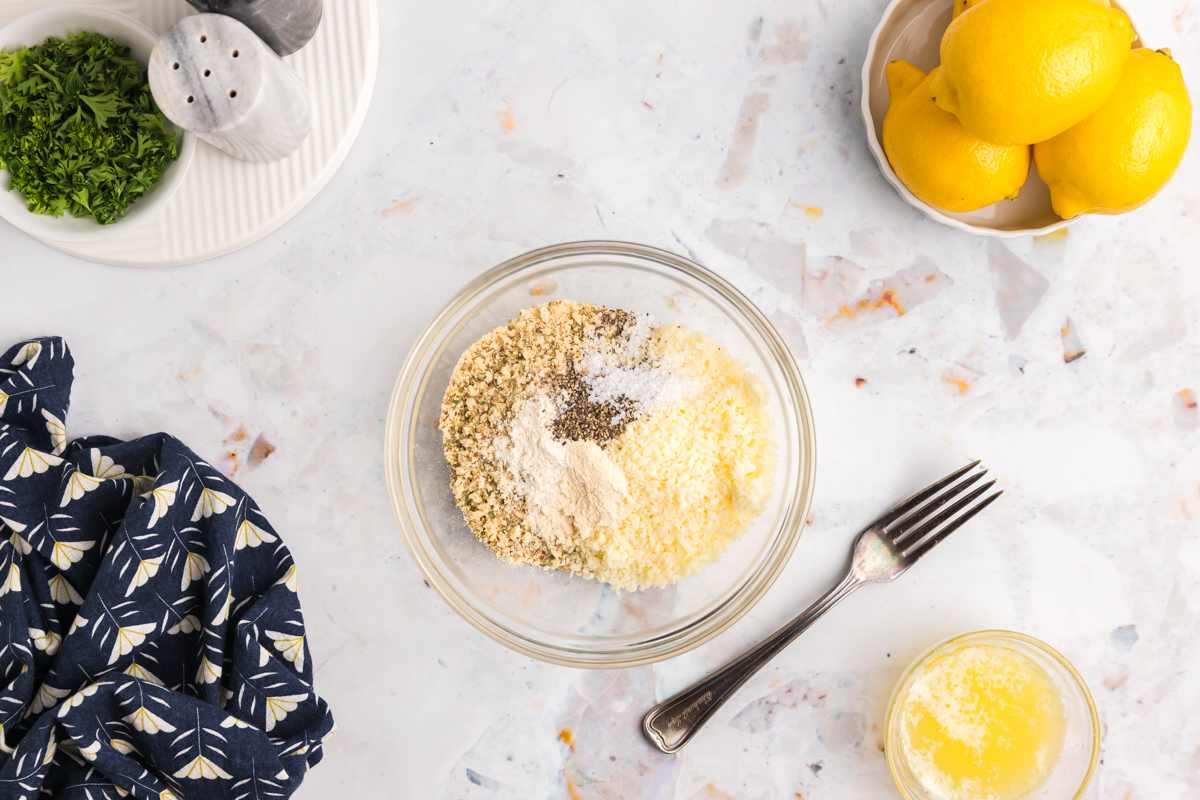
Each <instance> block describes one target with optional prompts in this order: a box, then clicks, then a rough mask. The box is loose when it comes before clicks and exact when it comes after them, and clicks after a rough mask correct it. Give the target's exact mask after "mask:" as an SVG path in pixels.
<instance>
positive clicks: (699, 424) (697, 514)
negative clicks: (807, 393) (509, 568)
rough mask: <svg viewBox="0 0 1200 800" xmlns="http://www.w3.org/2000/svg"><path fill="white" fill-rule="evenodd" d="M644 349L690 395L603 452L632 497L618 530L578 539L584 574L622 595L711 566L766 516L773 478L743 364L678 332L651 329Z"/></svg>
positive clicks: (765, 432)
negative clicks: (620, 473)
mask: <svg viewBox="0 0 1200 800" xmlns="http://www.w3.org/2000/svg"><path fill="white" fill-rule="evenodd" d="M647 347H648V352H649V354H650V355H651V356H653V357H655V358H656V359H660V360H661V361H662V362H664V363H669V364H670V367H671V373H673V374H674V376H676V377H677V378H679V379H680V380H682V381H686V385H687V387H688V389H689V391H687V392H686V394H682V393H681V394H682V396H679V397H673V398H670V402H663V403H660V404H656V406H655V407H654V408H653V409H652V410H650V412H649V413H648V414H645V415H643V416H640V417H639V418H638V419H637V420H635V421H634V422H632V423H631V424H630V425H629V426H628V427H627V428H626V429H625V431H624V433H623V434H622V435H621V436H620V437H618V438H617V439H614V440H613V441H611V442H609V444H608V447H607V450H606V452H607V454H608V456H609V458H611V459H612V461H613V463H615V464H616V465H617V466H618V467H620V468H621V470H622V471H623V472H624V473H625V476H626V479H627V480H628V485H629V492H630V498H631V499H630V501H629V503H628V505H627V507H626V511H625V514H624V515H623V518H622V520H621V522H620V523H618V524H617V525H615V526H612V527H603V526H601V527H597V528H595V529H594V530H592V531H591V532H590V534H589V535H588V536H587V537H585V538H584V540H583V543H582V544H583V549H584V551H585V552H586V553H587V558H586V562H587V563H586V567H584V568H583V569H582V570H580V571H581V572H584V573H585V574H586V573H591V574H590V575H589V577H595V578H598V579H599V580H602V581H605V582H607V583H610V584H612V585H613V586H615V587H617V588H621V589H640V588H646V587H649V586H662V585H665V584H668V583H673V582H675V581H678V580H680V579H682V578H686V577H688V576H690V575H694V574H695V573H696V572H698V571H699V570H700V569H702V568H703V567H704V566H705V565H706V564H708V563H710V562H712V561H714V560H716V559H717V558H718V557H720V555H721V554H722V553H724V552H725V551H726V550H727V549H728V548H729V546H730V545H731V544H732V543H733V542H735V541H736V540H737V539H739V538H740V537H741V536H742V535H743V534H744V533H745V532H746V531H747V530H749V528H750V526H751V524H752V523H753V522H754V519H755V518H756V517H757V516H758V515H759V514H761V513H762V512H763V511H764V509H765V508H766V506H767V502H768V501H769V499H770V496H771V488H772V485H773V482H774V475H775V461H776V451H775V441H774V431H773V427H772V423H771V418H770V415H769V413H768V412H767V389H766V387H765V386H764V385H763V384H762V382H761V381H760V380H759V379H758V378H757V377H755V376H754V375H753V373H751V372H750V370H749V369H748V368H747V367H746V365H745V364H743V363H742V362H740V361H738V360H737V359H735V358H733V357H732V356H731V355H730V354H729V353H728V351H726V350H725V349H724V348H722V347H720V346H719V345H718V344H717V343H716V342H715V341H714V340H713V339H712V338H711V337H709V336H707V335H705V334H703V333H700V332H698V331H693V330H689V329H687V328H683V327H682V326H680V325H663V326H660V327H657V328H656V329H655V330H654V332H653V336H652V337H651V340H650V342H649V344H648V345H647ZM660 399H661V398H660ZM581 566H582V565H581Z"/></svg>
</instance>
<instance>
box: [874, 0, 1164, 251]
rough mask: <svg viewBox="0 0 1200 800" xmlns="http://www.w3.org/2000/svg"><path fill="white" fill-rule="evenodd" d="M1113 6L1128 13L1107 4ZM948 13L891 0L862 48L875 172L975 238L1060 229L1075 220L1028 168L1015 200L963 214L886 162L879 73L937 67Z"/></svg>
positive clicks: (942, 0)
mask: <svg viewBox="0 0 1200 800" xmlns="http://www.w3.org/2000/svg"><path fill="white" fill-rule="evenodd" d="M1112 6H1113V8H1116V9H1119V10H1120V11H1123V12H1125V14H1126V15H1127V16H1129V12H1128V9H1126V8H1124V7H1122V6H1120V5H1119V4H1118V3H1116V2H1112ZM953 15H954V2H953V0H892V2H891V3H890V4H889V5H888V7H887V9H886V10H885V11H884V12H883V17H882V19H881V20H880V21H879V25H878V26H877V27H876V28H875V32H874V33H873V34H872V35H871V41H870V44H869V45H868V46H867V57H866V61H865V62H864V63H863V70H862V87H863V91H862V114H863V121H864V123H865V124H866V130H867V146H868V147H869V148H870V149H871V154H872V155H874V156H875V160H876V162H878V164H879V170H880V172H882V173H883V177H884V178H885V179H886V180H887V182H888V183H890V184H891V185H892V187H893V188H895V190H896V192H897V193H898V194H899V195H900V196H901V197H902V198H904V201H905V202H906V203H908V204H909V205H911V206H912V207H914V208H916V209H917V210H919V211H920V212H921V213H923V214H924V215H925V216H927V217H929V218H930V219H931V220H933V221H934V222H940V223H941V224H943V225H948V226H950V227H952V228H957V229H958V230H961V231H965V232H966V233H971V234H975V235H977V236H996V237H1000V238H1005V239H1012V238H1017V237H1020V236H1044V235H1046V234H1049V233H1053V232H1055V231H1057V230H1060V229H1062V228H1065V227H1066V226H1068V225H1070V224H1072V223H1074V222H1075V221H1077V220H1079V219H1080V216H1075V217H1072V218H1070V219H1063V218H1062V217H1060V216H1059V215H1058V214H1056V213H1054V208H1053V207H1052V206H1051V204H1050V190H1049V188H1047V186H1046V183H1045V182H1044V181H1043V180H1042V179H1041V177H1040V176H1039V175H1038V172H1037V168H1036V167H1035V166H1033V165H1032V164H1031V165H1030V169H1029V178H1028V180H1027V181H1026V182H1025V185H1024V186H1022V187H1021V194H1020V196H1019V197H1018V198H1017V199H1015V200H1002V201H1000V202H998V203H993V204H992V205H989V206H984V207H983V208H980V209H977V210H975V211H966V212H958V213H955V212H950V211H944V210H942V209H939V208H935V207H933V206H931V205H929V204H928V203H926V202H924V201H922V200H921V199H919V198H918V197H917V196H916V195H914V194H913V193H912V192H911V191H910V190H909V189H908V187H907V186H905V185H904V184H903V183H902V182H901V180H900V178H899V177H897V176H896V172H895V170H893V169H892V166H891V164H890V163H889V162H888V157H887V155H886V154H885V153H884V151H883V145H882V140H883V119H884V116H885V115H886V114H887V110H888V101H889V93H888V86H887V79H886V77H885V71H886V69H887V65H888V64H889V63H891V62H892V61H896V60H898V59H904V60H905V61H908V62H910V63H912V64H913V65H914V66H916V67H918V68H920V69H921V70H924V71H925V72H928V71H930V70H932V69H933V68H934V67H936V66H938V62H939V48H940V45H941V41H942V34H944V33H945V32H946V28H947V27H949V25H950V21H951V20H952V19H953ZM1130 23H1131V24H1132V26H1133V30H1134V34H1135V39H1134V41H1133V43H1132V47H1133V48H1138V47H1142V46H1143V45H1142V41H1141V34H1140V33H1139V28H1138V25H1137V22H1136V21H1135V20H1134V19H1133V17H1132V16H1130Z"/></svg>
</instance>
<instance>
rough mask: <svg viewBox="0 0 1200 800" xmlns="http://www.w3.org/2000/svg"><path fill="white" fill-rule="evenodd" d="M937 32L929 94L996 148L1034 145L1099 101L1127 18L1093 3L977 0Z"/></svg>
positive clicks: (1109, 85)
mask: <svg viewBox="0 0 1200 800" xmlns="http://www.w3.org/2000/svg"><path fill="white" fill-rule="evenodd" d="M970 12H971V13H969V14H960V15H959V16H958V18H957V19H955V20H954V21H953V22H951V23H950V26H949V27H948V28H946V33H945V35H944V36H943V37H942V45H941V56H942V69H941V72H939V73H938V76H937V78H936V79H934V81H933V86H932V87H931V92H932V96H933V98H934V100H935V102H936V103H937V104H938V106H940V107H941V108H943V109H945V110H946V111H949V112H951V113H953V114H956V115H958V118H959V120H961V121H962V124H963V127H965V128H966V129H967V130H968V131H970V132H971V133H973V134H975V135H976V136H978V137H979V138H980V139H983V140H984V141H985V142H995V143H996V144H1033V143H1034V142H1042V141H1045V140H1046V139H1049V138H1051V137H1053V136H1057V135H1058V134H1060V133H1062V132H1063V131H1065V130H1066V129H1067V128H1069V127H1071V126H1072V125H1075V124H1076V123H1078V122H1081V121H1082V120H1084V119H1085V118H1086V117H1088V116H1089V115H1091V114H1092V112H1094V111H1095V110H1096V109H1098V108H1099V107H1100V106H1102V105H1103V104H1104V101H1105V100H1107V99H1108V96H1109V95H1110V94H1112V92H1113V89H1115V88H1116V86H1117V81H1118V80H1120V78H1121V67H1122V66H1124V64H1125V61H1126V59H1128V58H1129V45H1130V42H1131V41H1132V38H1133V29H1132V28H1131V27H1130V24H1129V17H1127V16H1125V15H1124V14H1123V13H1121V12H1120V11H1117V10H1116V9H1113V8H1109V7H1105V6H1102V5H1100V4H1099V3H1095V2H1092V0H983V2H980V3H977V4H976V5H975V6H974V7H972V8H971V9H970Z"/></svg>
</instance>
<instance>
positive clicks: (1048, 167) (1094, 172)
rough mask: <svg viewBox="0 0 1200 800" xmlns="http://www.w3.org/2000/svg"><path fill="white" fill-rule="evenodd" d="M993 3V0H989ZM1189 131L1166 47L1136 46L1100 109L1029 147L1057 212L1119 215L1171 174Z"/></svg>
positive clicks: (1183, 92)
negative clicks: (1162, 48) (1151, 48)
mask: <svg viewBox="0 0 1200 800" xmlns="http://www.w3.org/2000/svg"><path fill="white" fill-rule="evenodd" d="M988 2H992V0H988ZM1191 131H1192V101H1191V99H1190V98H1189V97H1188V90H1187V87H1186V86H1185V85H1184V83H1183V73H1182V72H1181V71H1180V69H1179V65H1178V64H1176V63H1175V62H1174V61H1173V60H1171V51H1170V50H1165V49H1164V50H1159V51H1157V52H1155V51H1154V50H1150V49H1147V48H1142V49H1139V50H1134V51H1133V53H1131V54H1130V56H1129V60H1128V61H1127V62H1126V63H1125V69H1124V70H1122V72H1121V81H1120V82H1119V83H1118V84H1117V88H1116V91H1114V92H1113V94H1112V97H1110V98H1108V102H1107V103H1105V104H1104V105H1102V106H1101V107H1100V110H1099V111H1097V112H1096V113H1095V114H1092V115H1091V116H1090V117H1088V118H1087V119H1085V120H1084V121H1083V122H1081V123H1079V124H1078V125H1076V126H1075V127H1073V128H1070V129H1069V130H1067V131H1066V132H1064V133H1061V134H1059V135H1058V136H1055V137H1054V138H1053V139H1051V140H1050V141H1048V142H1042V143H1040V144H1036V145H1034V147H1033V157H1034V159H1035V161H1036V162H1037V168H1038V172H1039V173H1040V174H1041V176H1042V179H1043V180H1045V181H1046V184H1047V185H1048V186H1049V187H1050V202H1051V204H1052V205H1053V206H1054V211H1055V213H1057V214H1058V215H1059V216H1060V217H1064V218H1066V217H1073V216H1075V215H1076V214H1123V213H1125V212H1126V211H1132V210H1133V209H1135V208H1137V207H1138V206H1141V205H1143V204H1144V203H1146V202H1147V201H1148V200H1150V198H1152V197H1154V195H1156V194H1158V192H1159V190H1160V189H1162V188H1163V187H1164V186H1166V185H1167V181H1169V180H1170V179H1171V176H1172V175H1174V174H1175V170H1176V168H1177V167H1178V166H1179V162H1180V161H1182V160H1183V152H1184V150H1186V149H1187V144H1188V138H1189V137H1190V136H1191Z"/></svg>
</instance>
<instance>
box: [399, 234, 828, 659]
mask: <svg viewBox="0 0 1200 800" xmlns="http://www.w3.org/2000/svg"><path fill="white" fill-rule="evenodd" d="M584 256H616V257H625V258H637V259H643V260H648V261H652V262H655V264H656V266H658V267H662V268H666V269H667V271H668V274H669V273H670V272H672V271H673V272H676V273H682V274H683V275H684V276H685V277H686V278H688V279H689V280H690V281H692V282H695V283H699V284H700V285H701V286H702V287H703V288H705V289H707V290H709V291H712V292H713V293H715V294H716V295H717V296H718V297H720V299H721V300H723V301H725V302H727V303H729V304H730V305H731V306H733V308H734V310H735V312H736V313H737V315H739V316H740V320H739V321H740V322H741V323H742V324H744V325H747V326H748V327H749V328H751V329H752V330H753V331H754V332H755V333H756V334H757V335H758V336H759V337H761V339H762V345H763V350H764V353H763V355H764V357H765V358H767V359H768V360H769V361H771V362H774V366H775V367H776V368H777V369H778V371H779V373H780V376H781V379H782V382H783V383H784V384H785V385H786V387H787V389H788V392H789V395H790V398H789V399H787V400H786V401H783V402H782V405H783V408H784V412H785V413H787V414H789V416H791V417H793V418H794V423H795V426H796V432H797V434H798V435H799V438H800V441H801V443H800V445H799V446H800V447H801V452H802V454H803V457H802V458H801V459H800V463H799V466H798V480H797V481H796V484H795V486H794V487H785V489H784V491H785V493H786V496H785V498H786V499H785V502H786V506H785V513H784V515H783V517H782V519H781V521H780V523H779V524H778V525H777V526H776V528H775V531H774V533H773V534H772V541H775V542H781V545H777V547H776V552H775V555H774V556H773V557H772V558H771V560H769V561H767V562H765V563H764V564H763V565H762V567H761V568H760V570H759V571H758V572H756V573H754V574H753V575H752V576H751V577H750V578H749V579H748V580H746V581H744V582H743V583H742V584H741V585H740V586H739V587H738V588H737V590H736V591H735V593H734V594H733V595H732V596H731V597H729V598H728V599H727V600H726V601H725V602H724V603H722V604H721V605H719V606H717V607H716V608H715V609H712V610H711V611H710V612H709V613H707V614H705V615H704V616H703V617H701V618H700V619H698V620H696V621H695V622H694V623H692V625H690V626H689V628H684V629H681V631H682V632H686V635H685V636H684V637H683V638H682V639H680V640H678V641H674V640H672V641H671V642H670V643H669V644H667V645H666V646H664V645H663V644H662V641H663V640H664V639H669V640H670V639H672V637H676V636H678V635H679V634H680V633H681V631H680V630H677V631H672V632H671V633H669V634H664V635H659V636H656V637H654V638H653V639H648V640H645V641H642V642H638V643H635V644H633V645H629V646H622V647H621V648H620V649H619V650H616V649H614V650H612V651H581V650H576V649H572V648H567V647H561V646H558V645H554V644H549V643H546V642H541V641H536V640H534V639H532V638H530V637H527V636H524V635H520V634H517V633H516V632H514V631H511V630H509V629H508V628H505V627H504V626H503V625H501V624H499V623H497V622H496V621H494V620H493V619H491V618H489V617H487V616H486V615H484V614H481V613H480V612H479V611H477V610H476V609H475V608H474V604H473V603H472V602H471V600H470V599H469V598H467V597H465V596H460V595H459V593H458V592H457V591H456V590H455V589H454V588H453V587H452V586H449V585H447V582H446V581H444V580H443V579H442V576H441V574H440V572H439V570H438V568H437V565H436V563H435V559H434V558H433V556H432V555H430V554H428V553H427V552H426V551H425V547H424V545H423V544H422V542H421V541H420V539H419V534H418V532H417V530H416V528H417V527H418V523H417V522H416V521H415V520H416V517H417V513H416V509H415V508H413V507H411V506H412V503H413V501H414V500H415V497H410V487H409V486H408V485H407V484H409V483H410V481H408V480H407V472H406V468H405V466H404V462H407V459H408V452H407V447H405V448H403V451H402V448H401V447H400V445H401V444H404V443H405V442H407V441H408V440H409V438H408V433H409V430H410V428H411V424H412V418H413V416H414V414H413V412H414V404H413V400H414V398H415V390H416V388H417V387H418V386H419V384H420V383H421V381H422V380H423V378H424V375H425V372H426V371H427V369H428V367H429V363H427V357H428V356H429V354H430V352H431V350H432V349H434V348H435V347H436V346H437V343H438V342H439V340H440V338H441V337H442V336H443V335H444V334H445V332H446V329H447V324H448V323H452V322H453V321H454V320H456V319H457V318H458V315H459V314H460V313H462V312H463V311H464V310H465V309H467V308H469V307H470V306H471V304H472V303H474V302H477V301H478V300H479V299H481V298H482V297H483V296H484V295H485V294H486V293H487V291H488V290H489V289H490V288H491V287H494V286H495V285H497V284H499V283H501V282H502V281H504V280H505V279H507V278H509V277H511V276H513V275H515V274H517V273H518V272H520V271H522V270H524V269H527V268H529V267H532V266H536V265H538V264H542V263H545V262H548V261H552V260H556V259H562V258H569V257H584ZM383 439H384V441H383V445H384V478H385V481H386V483H387V488H388V495H389V499H390V501H391V506H392V513H393V516H394V517H395V520H396V526H397V528H399V531H400V535H401V538H402V539H403V540H404V544H405V547H406V548H407V549H408V552H409V555H410V556H411V557H412V559H413V561H414V562H416V564H417V567H418V568H419V569H420V570H421V573H422V574H423V576H424V578H425V579H426V581H427V582H428V584H429V586H430V587H431V588H433V589H434V591H436V592H437V593H438V595H439V596H440V597H441V598H442V600H443V601H444V602H445V603H446V604H447V605H448V606H450V608H451V609H453V610H454V612H455V613H457V614H458V615H459V616H460V617H462V618H463V619H464V620H466V621H467V622H468V623H470V624H471V625H472V626H473V627H474V628H475V629H476V630H478V631H480V632H481V633H483V634H485V635H487V636H488V637H489V638H491V639H493V640H495V641H497V642H499V643H500V644H502V645H504V646H505V647H508V648H509V649H511V650H514V651H516V652H518V653H521V654H523V655H527V656H531V657H533V658H537V659H540V660H542V661H546V662H549V663H552V664H558V665H561V666H569V667H584V668H606V669H607V668H617V667H632V666H639V665H642V664H650V663H654V662H657V661H662V660H664V659H667V658H672V657H674V656H677V655H680V654H682V653H685V652H687V651H689V650H691V649H693V648H695V647H699V646H700V645H702V644H704V643H705V642H708V641H710V640H711V639H713V638H714V637H716V636H717V635H719V634H720V633H722V632H724V631H725V630H727V629H728V628H729V627H730V626H732V625H733V624H734V623H735V622H737V621H738V620H740V619H741V618H742V617H743V616H744V615H745V614H746V613H747V612H748V611H750V609H751V608H753V607H754V605H755V604H757V602H758V601H759V600H760V599H761V598H762V597H763V595H765V594H766V592H767V591H768V590H769V589H770V588H771V586H773V585H774V583H775V581H776V580H777V579H778V577H779V575H780V574H781V573H782V571H783V568H784V567H785V566H786V565H787V563H788V561H789V560H790V559H791V555H792V553H793V552H794V551H795V548H796V544H797V543H798V542H799V540H800V535H801V533H802V532H803V530H804V525H805V521H806V520H807V519H808V513H809V510H810V508H811V505H812V498H813V490H814V488H815V484H816V464H817V450H816V426H815V423H814V422H813V415H812V405H811V403H810V401H809V397H808V391H807V389H806V387H805V384H804V380H803V378H802V376H801V374H800V369H799V367H798V366H797V365H796V362H795V359H794V358H793V357H792V354H791V351H790V350H789V349H788V347H787V345H786V344H785V343H784V341H783V339H782V338H781V337H780V335H779V333H778V331H776V330H775V327H774V326H773V325H772V324H771V323H770V321H769V320H768V319H767V318H766V316H765V315H763V313H762V312H761V311H760V310H759V309H758V308H757V307H756V306H755V305H754V304H753V303H752V302H751V301H750V300H749V299H748V298H747V297H745V296H744V295H743V294H742V293H741V292H740V291H738V289H736V288H735V287H734V286H733V285H732V284H730V283H729V282H728V281H726V280H725V279H723V278H721V277H720V276H718V275H717V274H716V273H714V272H712V271H711V270H709V269H707V268H706V267H702V266H701V265H699V264H697V263H696V262H694V261H692V260H690V259H688V258H685V257H684V256H680V255H677V254H675V253H672V252H669V251H666V250H662V249H659V248H656V247H651V246H649V245H642V244H635V243H632V242H621V241H608V240H587V241H577V242H566V243H563V244H557V245H551V246H549V247H542V248H538V249H535V250H531V251H528V252H526V253H523V254H521V255H518V256H516V257H514V258H511V259H509V260H507V261H505V262H503V263H502V264H500V265H498V266H496V267H492V268H491V269H489V270H487V271H485V272H483V273H482V274H480V275H479V276H477V277H475V278H474V279H473V280H471V281H470V282H468V283H467V284H466V285H465V286H463V287H462V288H461V289H459V290H458V291H457V292H455V294H454V295H453V296H452V297H451V298H450V300H449V301H447V302H446V303H445V304H444V305H443V306H442V307H441V308H440V309H439V310H438V311H437V312H436V313H435V314H434V315H433V317H432V319H431V320H430V321H429V323H428V324H427V325H426V326H425V328H424V329H423V330H422V332H421V334H420V335H419V336H418V337H417V339H416V342H415V343H414V344H413V346H412V348H411V349H410V350H409V352H408V354H407V356H406V357H405V360H404V365H403V367H402V368H401V370H400V374H399V377H397V379H396V384H395V387H394V389H393V391H392V396H391V399H390V400H389V403H388V412H387V421H386V425H385V429H384V437H383Z"/></svg>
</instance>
